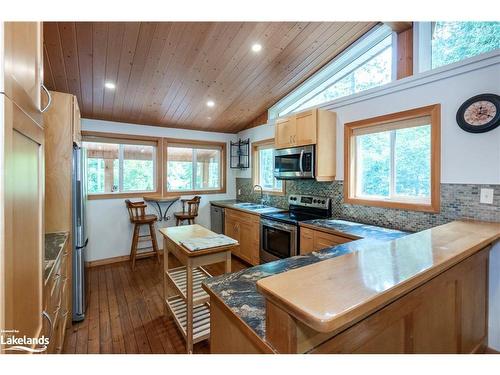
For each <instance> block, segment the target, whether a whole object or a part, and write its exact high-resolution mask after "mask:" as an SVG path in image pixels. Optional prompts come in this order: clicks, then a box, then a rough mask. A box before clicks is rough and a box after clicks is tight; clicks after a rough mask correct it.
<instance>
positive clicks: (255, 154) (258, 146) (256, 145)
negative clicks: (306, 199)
mask: <svg viewBox="0 0 500 375" xmlns="http://www.w3.org/2000/svg"><path fill="white" fill-rule="evenodd" d="M274 148H275V147H274V138H271V139H265V140H262V141H257V142H253V143H252V172H253V176H252V181H253V184H254V185H259V186H261V187H262V191H263V192H264V193H266V194H271V195H285V194H286V182H285V180H282V181H281V188H280V189H278V188H273V189H266V188H264V187H263V186H262V184H261V181H260V176H261V174H260V151H261V150H266V149H274ZM273 169H274V162H273Z"/></svg>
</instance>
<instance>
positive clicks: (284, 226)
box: [260, 219, 297, 233]
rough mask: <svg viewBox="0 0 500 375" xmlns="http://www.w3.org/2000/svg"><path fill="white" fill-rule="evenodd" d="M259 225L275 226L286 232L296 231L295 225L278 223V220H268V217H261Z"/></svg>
mask: <svg viewBox="0 0 500 375" xmlns="http://www.w3.org/2000/svg"><path fill="white" fill-rule="evenodd" d="M260 223H261V226H268V227H270V228H276V229H283V230H286V231H288V232H291V233H293V232H297V227H296V226H295V225H289V224H284V223H280V222H278V221H274V220H268V219H261V220H260Z"/></svg>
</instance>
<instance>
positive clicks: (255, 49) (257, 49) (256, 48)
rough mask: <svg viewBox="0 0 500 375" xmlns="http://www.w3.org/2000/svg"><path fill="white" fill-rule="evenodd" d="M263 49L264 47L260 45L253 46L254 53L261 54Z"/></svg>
mask: <svg viewBox="0 0 500 375" xmlns="http://www.w3.org/2000/svg"><path fill="white" fill-rule="evenodd" d="M261 49H262V46H261V45H260V44H259V43H255V44H254V45H253V46H252V51H254V52H259V51H260V50H261Z"/></svg>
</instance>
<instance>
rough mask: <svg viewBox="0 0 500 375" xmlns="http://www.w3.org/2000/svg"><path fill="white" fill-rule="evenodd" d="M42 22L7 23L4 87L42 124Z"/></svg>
mask: <svg viewBox="0 0 500 375" xmlns="http://www.w3.org/2000/svg"><path fill="white" fill-rule="evenodd" d="M42 40H43V39H42V23H41V22H5V23H4V43H5V45H4V51H5V52H4V60H5V64H4V70H5V71H4V77H5V78H4V80H5V81H4V85H5V88H0V91H4V92H5V94H6V95H7V97H9V99H10V100H12V101H13V102H14V103H16V104H17V105H18V106H19V107H20V108H21V109H22V110H23V111H24V112H26V113H27V114H28V115H29V116H30V117H31V118H32V119H34V120H35V121H36V122H37V123H38V124H43V122H42V113H41V112H40V108H41V103H40V97H41V92H40V90H41V85H42V69H43V68H42V67H43V60H42Z"/></svg>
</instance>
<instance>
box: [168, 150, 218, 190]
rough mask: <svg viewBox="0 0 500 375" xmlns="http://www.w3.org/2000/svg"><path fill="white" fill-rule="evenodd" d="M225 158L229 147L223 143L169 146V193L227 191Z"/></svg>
mask: <svg viewBox="0 0 500 375" xmlns="http://www.w3.org/2000/svg"><path fill="white" fill-rule="evenodd" d="M167 142H168V141H167ZM224 155H225V144H221V143H205V142H199V143H194V144H193V143H184V142H180V141H170V142H168V144H167V152H166V160H167V163H166V187H167V192H183V193H184V192H205V191H206V192H217V191H222V190H223V189H224V184H223V175H224V165H225V156H224Z"/></svg>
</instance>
